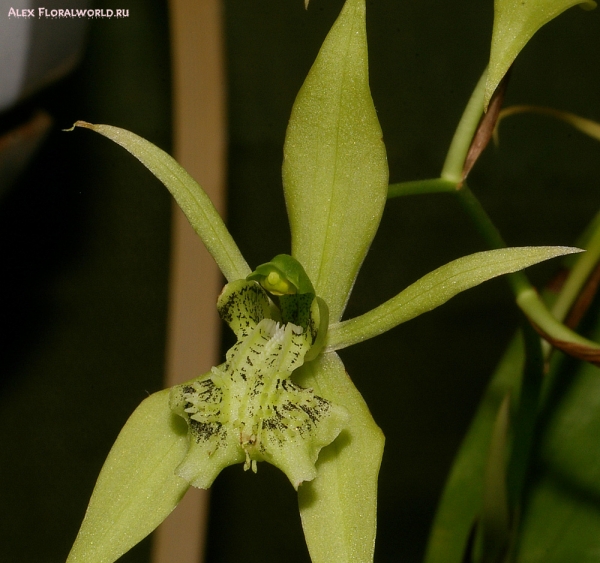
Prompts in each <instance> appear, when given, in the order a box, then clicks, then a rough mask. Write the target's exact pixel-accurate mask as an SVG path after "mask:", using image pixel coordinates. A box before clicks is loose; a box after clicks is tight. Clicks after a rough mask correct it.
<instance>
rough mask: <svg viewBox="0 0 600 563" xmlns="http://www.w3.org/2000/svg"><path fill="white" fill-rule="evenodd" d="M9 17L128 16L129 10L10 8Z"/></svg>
mask: <svg viewBox="0 0 600 563" xmlns="http://www.w3.org/2000/svg"><path fill="white" fill-rule="evenodd" d="M8 17H9V18H35V17H38V18H40V19H41V18H128V17H129V10H111V9H107V10H104V9H102V10H91V9H90V10H81V9H78V8H71V9H69V8H65V9H51V10H49V9H48V8H31V9H29V8H24V9H19V8H16V9H15V8H10V9H9V10H8Z"/></svg>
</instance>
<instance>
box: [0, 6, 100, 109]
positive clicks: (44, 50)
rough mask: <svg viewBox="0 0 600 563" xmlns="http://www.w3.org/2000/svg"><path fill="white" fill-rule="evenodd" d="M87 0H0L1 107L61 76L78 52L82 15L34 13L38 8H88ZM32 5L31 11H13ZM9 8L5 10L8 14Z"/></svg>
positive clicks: (82, 36) (80, 49) (83, 23)
mask: <svg viewBox="0 0 600 563" xmlns="http://www.w3.org/2000/svg"><path fill="white" fill-rule="evenodd" d="M91 4H92V0H0V77H2V78H1V80H0V112H2V111H4V110H6V109H8V108H9V107H11V106H12V105H14V104H15V103H16V102H18V101H19V100H21V99H23V98H25V97H27V96H29V95H30V94H32V93H34V92H35V91H37V90H39V89H41V88H43V87H44V86H46V85H48V84H50V83H51V82H54V81H55V80H58V79H59V78H62V77H63V76H64V75H66V74H67V73H68V72H70V71H71V70H72V69H73V68H74V67H75V66H76V64H77V62H78V61H79V59H80V58H81V56H82V54H83V46H84V40H85V33H86V28H87V26H88V24H89V19H88V18H87V17H81V18H77V17H75V18H70V17H62V18H46V17H42V18H39V17H38V8H39V7H43V8H46V9H47V10H48V11H50V10H52V9H63V10H64V9H73V8H75V9H77V8H79V9H80V10H81V9H84V8H89V7H90V6H91ZM27 10H33V14H34V16H33V17H22V16H20V17H16V16H15V15H14V14H15V13H17V14H24V13H27ZM9 14H10V15H9Z"/></svg>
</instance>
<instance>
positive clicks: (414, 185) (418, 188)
mask: <svg viewBox="0 0 600 563" xmlns="http://www.w3.org/2000/svg"><path fill="white" fill-rule="evenodd" d="M454 191H456V182H450V181H448V180H444V179H443V178H431V179H429V180H415V181H413V182H400V183H397V184H390V185H389V186H388V196H387V197H388V199H392V198H394V197H401V196H405V195H420V194H436V193H449V192H454Z"/></svg>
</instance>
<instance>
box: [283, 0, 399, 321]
mask: <svg viewBox="0 0 600 563" xmlns="http://www.w3.org/2000/svg"><path fill="white" fill-rule="evenodd" d="M387 182H388V171H387V159H386V154H385V147H384V145H383V142H382V133H381V128H380V126H379V122H378V121H377V114H376V112H375V107H374V106H373V100H372V99H371V93H370V90H369V81H368V63H367V39H366V28H365V2H364V0H347V2H346V4H345V6H344V8H343V9H342V12H341V14H340V16H339V18H338V19H337V21H336V22H335V24H334V25H333V27H332V29H331V31H330V32H329V35H328V36H327V38H326V39H325V42H324V43H323V46H322V47H321V50H320V52H319V55H318V57H317V59H316V61H315V63H314V65H313V67H312V68H311V70H310V72H309V74H308V77H307V78H306V81H305V82H304V85H303V86H302V88H301V90H300V92H299V93H298V97H297V98H296V102H295V104H294V108H293V110H292V116H291V118H290V123H289V126H288V130H287V136H286V141H285V147H284V163H283V183H284V191H285V197H286V203H287V208H288V214H289V219H290V225H291V231H292V254H293V256H294V257H295V258H296V259H297V260H298V261H299V262H300V263H301V264H302V265H303V266H304V269H305V270H306V273H307V274H308V277H309V278H310V280H311V281H312V283H313V285H314V287H315V290H316V294H317V295H318V296H320V297H321V298H322V299H323V300H324V301H325V302H326V303H327V305H328V306H329V311H330V315H331V319H332V320H333V321H337V320H338V319H339V318H340V317H341V315H342V312H343V310H344V307H345V305H346V301H347V299H348V295H349V293H350V290H351V288H352V285H353V283H354V280H355V278H356V275H357V273H358V269H359V268H360V265H361V263H362V261H363V259H364V257H365V254H366V252H367V250H368V248H369V245H370V244H371V241H372V239H373V237H374V236H375V232H376V230H377V227H378V225H379V221H380V219H381V214H382V212H383V207H384V204H385V200H386V196H387Z"/></svg>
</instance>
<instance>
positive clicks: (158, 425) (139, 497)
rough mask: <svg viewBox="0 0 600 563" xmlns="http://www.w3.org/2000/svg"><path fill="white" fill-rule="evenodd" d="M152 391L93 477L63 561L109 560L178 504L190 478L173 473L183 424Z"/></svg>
mask: <svg viewBox="0 0 600 563" xmlns="http://www.w3.org/2000/svg"><path fill="white" fill-rule="evenodd" d="M168 402H169V390H168V389H167V390H164V391H159V392H158V393H154V395H151V396H150V397H148V398H147V399H146V400H144V401H143V402H142V403H141V404H140V406H139V407H138V408H137V409H136V410H135V411H134V412H133V414H132V415H131V416H130V417H129V420H128V421H127V423H126V424H125V426H124V427H123V429H122V430H121V432H120V434H119V436H118V437H117V440H116V442H115V444H114V445H113V447H112V449H111V450H110V453H109V454H108V457H107V458H106V461H105V463H104V466H103V467H102V471H101V472H100V475H99V477H98V481H97V482H96V486H95V488H94V492H93V494H92V498H91V499H90V503H89V506H88V508H87V511H86V513H85V518H84V519H83V523H82V524H81V529H80V530H79V533H78V535H77V539H76V540H75V543H74V544H73V548H72V549H71V552H70V553H69V557H68V558H67V563H113V561H116V560H117V559H118V558H119V557H121V555H123V554H124V553H125V552H127V551H129V550H130V549H131V548H132V547H133V546H134V545H136V544H137V543H138V542H140V541H141V540H142V539H144V538H145V537H146V536H147V535H148V534H149V533H150V532H152V531H153V530H154V529H155V528H156V527H157V526H158V525H159V524H160V523H161V522H162V521H163V520H164V519H165V518H166V517H167V516H168V515H169V513H170V512H171V511H172V510H173V509H174V508H175V507H176V506H177V504H178V503H179V501H180V500H181V498H182V497H183V495H184V494H185V492H186V491H187V489H188V488H189V483H187V482H186V481H185V480H184V479H182V478H181V477H179V476H177V475H176V474H175V468H176V467H177V465H178V464H179V463H180V462H181V460H182V459H183V457H184V455H185V452H186V450H187V438H186V429H185V424H183V422H182V421H181V419H180V418H179V417H177V416H175V415H173V413H172V412H171V410H170V409H169V404H168Z"/></svg>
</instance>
